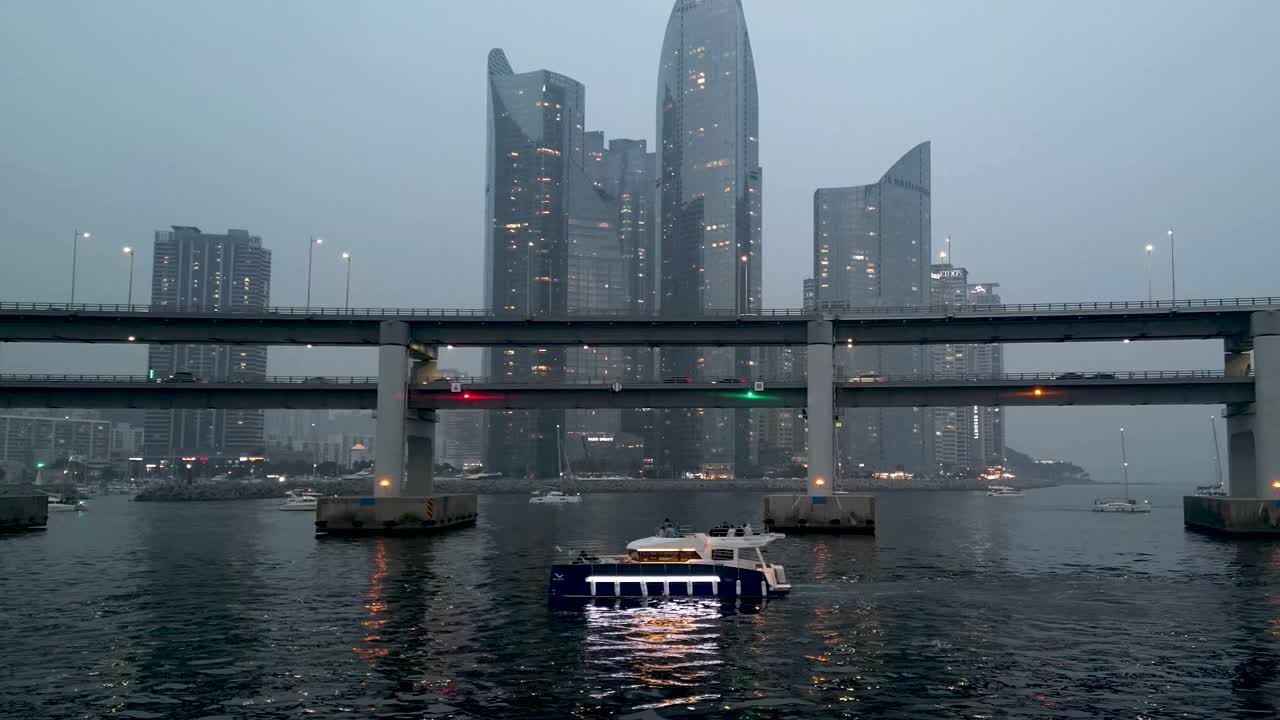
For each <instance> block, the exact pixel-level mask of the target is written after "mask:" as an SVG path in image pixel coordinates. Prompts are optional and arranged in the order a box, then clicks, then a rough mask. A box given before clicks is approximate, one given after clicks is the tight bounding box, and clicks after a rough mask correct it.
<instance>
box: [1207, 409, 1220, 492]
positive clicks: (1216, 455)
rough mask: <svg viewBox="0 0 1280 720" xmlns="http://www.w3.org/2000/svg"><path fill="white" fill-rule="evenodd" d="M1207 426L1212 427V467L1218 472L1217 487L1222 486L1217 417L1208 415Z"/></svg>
mask: <svg viewBox="0 0 1280 720" xmlns="http://www.w3.org/2000/svg"><path fill="white" fill-rule="evenodd" d="M1209 427H1211V428H1213V469H1214V470H1215V471H1216V472H1217V473H1218V487H1219V488H1221V487H1222V452H1221V451H1220V450H1218V419H1217V418H1216V417H1214V416H1213V415H1210V416H1209Z"/></svg>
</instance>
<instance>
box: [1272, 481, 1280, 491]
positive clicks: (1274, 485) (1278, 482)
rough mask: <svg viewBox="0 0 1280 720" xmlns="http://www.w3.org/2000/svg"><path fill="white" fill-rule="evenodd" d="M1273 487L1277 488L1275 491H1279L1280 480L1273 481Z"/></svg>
mask: <svg viewBox="0 0 1280 720" xmlns="http://www.w3.org/2000/svg"><path fill="white" fill-rule="evenodd" d="M1271 487H1273V488H1275V489H1277V490H1280V480H1272V481H1271Z"/></svg>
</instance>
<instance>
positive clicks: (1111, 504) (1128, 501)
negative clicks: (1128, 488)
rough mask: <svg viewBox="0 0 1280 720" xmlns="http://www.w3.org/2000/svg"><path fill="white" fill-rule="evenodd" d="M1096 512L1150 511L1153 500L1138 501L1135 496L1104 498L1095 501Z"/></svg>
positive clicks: (1094, 509) (1094, 508)
mask: <svg viewBox="0 0 1280 720" xmlns="http://www.w3.org/2000/svg"><path fill="white" fill-rule="evenodd" d="M1091 509H1092V510H1093V511H1094V512H1127V513H1149V512H1151V501H1150V500H1143V501H1142V502H1138V501H1137V500H1134V499H1133V498H1127V497H1126V498H1102V499H1100V500H1094V501H1093V508H1091Z"/></svg>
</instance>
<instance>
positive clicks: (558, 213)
mask: <svg viewBox="0 0 1280 720" xmlns="http://www.w3.org/2000/svg"><path fill="white" fill-rule="evenodd" d="M585 95H586V91H585V90H584V89H583V87H582V84H581V83H579V82H578V81H576V80H574V79H572V78H569V77H566V76H564V75H560V74H558V73H553V72H549V71H547V70H535V71H533V72H526V73H516V72H514V71H513V70H512V69H511V63H509V62H508V61H507V56H506V55H505V54H504V53H503V52H502V50H499V49H494V50H492V51H491V52H490V53H489V93H488V143H487V153H486V163H485V176H486V179H485V236H486V237H485V302H486V305H487V307H488V308H489V309H490V310H492V311H493V312H494V313H496V314H499V315H512V316H517V317H538V316H546V315H562V314H564V313H566V312H567V311H568V310H569V282H568V276H569V248H570V207H571V204H572V203H573V192H574V187H573V186H574V180H575V168H576V174H577V175H578V176H581V174H582V162H583V141H584V138H583V133H584V129H583V124H584V122H585V121H584V114H585V105H586V99H585ZM487 357H488V363H487V364H488V374H489V375H490V376H491V377H494V378H500V379H503V380H528V379H533V378H539V379H556V378H560V377H562V376H563V373H564V367H565V353H564V351H563V350H562V349H560V348H554V347H551V348H492V349H490V350H489V351H488V356H487ZM488 421H489V422H488V433H487V434H488V443H487V446H486V463H485V464H486V466H487V468H488V469H489V470H496V471H500V472H503V473H506V474H508V475H516V476H525V475H527V474H534V475H537V476H540V477H555V476H556V474H557V473H558V472H559V468H560V456H559V450H558V446H559V434H560V432H562V429H563V426H564V411H563V410H537V411H523V410H521V411H494V412H492V413H490V415H489V418H488Z"/></svg>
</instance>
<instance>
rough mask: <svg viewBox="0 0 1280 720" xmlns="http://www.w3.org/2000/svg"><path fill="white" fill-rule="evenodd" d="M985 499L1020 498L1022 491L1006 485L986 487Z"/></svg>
mask: <svg viewBox="0 0 1280 720" xmlns="http://www.w3.org/2000/svg"><path fill="white" fill-rule="evenodd" d="M987 497H1022V491H1021V490H1019V489H1017V488H1013V487H1009V486H1008V485H991V486H988V487H987Z"/></svg>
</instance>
